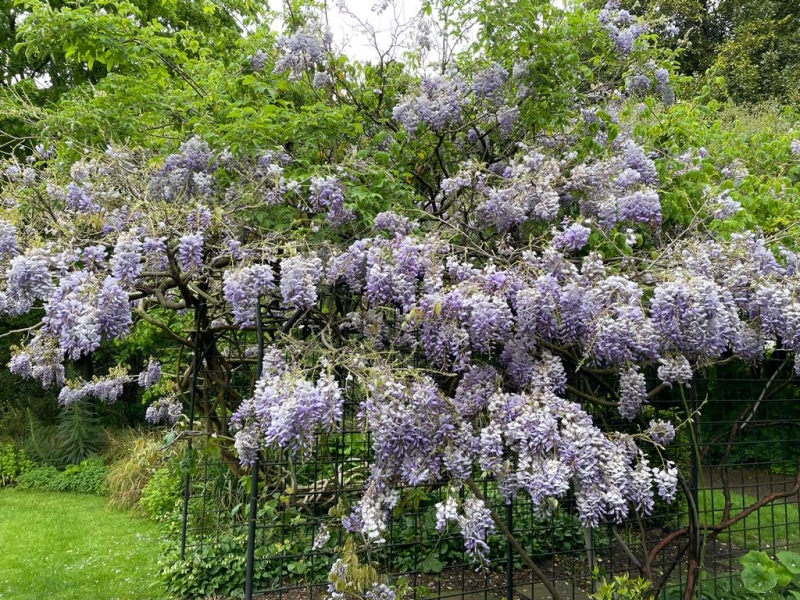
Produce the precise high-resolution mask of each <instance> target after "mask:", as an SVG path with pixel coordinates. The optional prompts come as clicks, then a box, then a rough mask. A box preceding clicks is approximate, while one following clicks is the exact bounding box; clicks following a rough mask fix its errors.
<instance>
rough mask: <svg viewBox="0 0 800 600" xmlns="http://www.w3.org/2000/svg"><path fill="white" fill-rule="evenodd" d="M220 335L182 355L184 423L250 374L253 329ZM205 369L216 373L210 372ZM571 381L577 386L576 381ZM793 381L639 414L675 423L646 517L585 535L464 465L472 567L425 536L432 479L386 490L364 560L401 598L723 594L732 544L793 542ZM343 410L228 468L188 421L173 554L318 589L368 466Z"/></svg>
mask: <svg viewBox="0 0 800 600" xmlns="http://www.w3.org/2000/svg"><path fill="white" fill-rule="evenodd" d="M259 325H260V323H259ZM231 335H233V336H234V337H236V336H239V338H237V339H236V343H233V341H232V339H231V340H229V341H228V342H226V343H224V344H221V345H220V344H213V345H206V349H205V350H204V351H203V352H202V353H199V354H198V355H197V356H195V357H194V362H193V368H192V380H191V385H190V396H191V399H192V402H191V405H192V406H191V412H190V416H191V417H190V418H191V421H192V424H193V425H194V424H195V419H194V415H195V407H196V405H197V404H199V403H200V402H203V403H204V410H209V406H210V405H209V396H210V395H211V392H212V390H211V388H214V389H213V392H214V393H216V394H220V393H222V394H224V395H227V396H234V397H236V398H241V397H244V396H246V395H247V394H249V393H250V391H251V388H252V385H253V383H254V381H255V380H256V379H257V377H258V375H259V373H258V371H259V365H260V362H261V361H260V360H258V357H260V356H263V336H262V335H261V330H260V327H259V328H257V331H256V333H255V336H253V334H252V332H250V333H238V334H235V335H234V334H231ZM248 336H249V337H248ZM244 338H247V339H244ZM197 347H203V346H202V345H201V344H199V345H198V346H197ZM234 347H236V348H238V349H239V351H240V355H239V356H238V357H237V358H236V360H233V361H229V360H228V358H227V357H226V356H224V353H221V348H222V349H225V348H227V349H228V350H227V352H228V353H230V349H231V348H234ZM254 347H255V348H257V349H258V351H257V352H255V354H257V355H258V357H257V356H254V350H253V348H254ZM210 351H213V352H215V353H217V355H215V356H210V355H209V354H208V353H209V352H210ZM245 355H248V356H249V358H247V357H246V356H245ZM215 365H216V367H215ZM220 365H224V372H219V373H215V372H214V371H213V369H214V368H219V366H220ZM231 365H235V366H233V367H232V366H231ZM220 382H224V386H222V389H220ZM573 383H574V386H573V387H574V388H575V389H580V385H581V382H580V381H574V382H573ZM797 384H798V381H797V380H796V379H793V378H792V364H791V361H787V360H785V359H784V357H782V356H780V355H779V353H776V354H775V355H773V357H772V358H771V359H770V360H769V361H766V362H765V363H764V364H762V365H760V366H759V367H758V369H757V370H751V371H750V372H743V371H741V370H738V371H737V370H736V369H735V368H733V367H729V366H724V367H717V368H716V369H715V370H710V371H707V372H706V373H704V374H703V376H702V377H696V378H695V380H694V381H693V382H692V385H691V386H690V387H687V388H685V389H684V388H677V387H676V388H675V389H664V390H663V391H662V393H660V394H659V395H658V396H656V397H655V398H653V399H652V402H651V405H652V407H651V409H650V410H651V411H653V412H654V413H656V414H658V415H662V416H664V417H666V418H669V419H671V420H673V421H674V422H681V423H683V425H682V427H680V428H679V432H680V434H679V438H678V440H677V442H676V443H675V444H673V445H672V446H670V447H669V448H668V449H667V450H666V458H668V459H670V460H673V461H675V462H676V463H677V464H678V465H680V470H681V477H680V487H681V493H680V494H679V497H678V499H677V500H676V501H675V502H674V503H673V504H672V505H668V504H666V503H662V502H658V503H657V504H656V506H655V507H654V510H653V511H652V514H651V515H650V516H648V517H642V518H635V519H632V520H629V521H626V522H624V523H622V524H612V523H606V524H605V525H603V526H602V527H600V528H598V529H596V530H592V531H590V530H585V529H583V528H582V527H581V526H580V523H579V521H578V520H577V518H576V517H575V516H574V514H575V511H574V501H573V499H572V498H571V496H570V495H568V496H567V497H566V498H565V499H563V500H562V501H561V502H559V504H558V506H554V507H553V509H554V510H553V511H552V514H550V515H549V516H548V517H546V518H543V517H541V516H540V515H538V514H537V512H536V511H535V510H534V507H533V506H532V505H531V502H530V499H529V498H527V497H525V498H523V497H522V496H519V497H518V498H517V499H516V500H515V501H514V502H513V503H512V504H504V503H503V501H502V498H501V497H500V494H499V493H498V491H497V488H496V485H495V483H494V482H493V481H491V480H481V479H479V478H477V474H476V479H475V481H474V482H472V481H470V482H468V484H469V485H470V486H471V487H472V488H473V492H475V494H476V495H478V496H479V497H483V498H485V499H486V501H487V503H489V504H490V505H491V506H492V508H493V512H494V514H495V516H496V518H497V520H498V522H497V525H498V527H497V529H498V531H497V534H496V535H494V536H493V537H492V538H491V539H490V546H491V550H492V552H491V561H490V563H489V565H488V566H487V567H486V568H477V566H476V565H475V564H474V563H473V562H471V561H470V559H469V557H468V556H467V555H466V553H465V552H464V548H463V540H462V539H461V536H460V533H459V532H458V530H457V528H454V527H450V528H448V529H447V530H446V531H445V532H444V533H443V534H439V533H438V532H437V531H436V528H435V511H434V505H435V503H436V502H439V501H440V500H441V499H442V494H443V492H444V489H443V488H442V487H440V486H435V485H427V486H420V487H407V488H404V489H403V490H402V492H401V501H400V503H399V504H398V506H397V508H395V510H394V512H393V515H392V520H391V523H390V526H389V532H388V535H387V538H386V543H385V544H382V545H379V546H376V547H374V548H373V549H372V550H371V551H369V552H368V553H367V556H368V558H369V559H370V560H371V561H372V562H373V563H374V564H375V565H376V566H377V568H378V569H379V570H380V571H381V572H383V573H385V574H388V575H390V577H391V579H392V581H394V582H396V583H399V584H400V585H403V586H406V587H407V590H408V592H409V593H410V594H413V596H414V597H415V598H452V599H454V600H455V598H462V599H464V600H478V599H479V598H484V600H490V599H491V600H497V599H500V598H508V599H509V600H510V599H512V598H520V599H523V598H530V599H532V600H535V599H539V598H552V597H554V595H553V592H555V593H556V594H557V595H558V596H559V597H560V598H563V599H568V598H569V599H573V600H577V599H583V598H587V597H588V593H590V592H591V590H592V589H593V586H594V580H595V579H596V578H597V576H598V574H599V575H600V576H606V577H609V576H611V575H615V574H622V573H627V574H631V575H632V576H642V577H644V578H646V579H648V580H649V581H650V582H651V584H652V587H653V589H654V590H656V591H657V593H658V594H660V597H665V598H679V597H685V598H689V597H691V593H692V591H693V590H697V589H698V588H699V586H700V585H705V586H714V587H715V588H716V587H719V586H722V588H723V589H726V588H725V586H729V585H730V584H731V582H732V581H733V580H735V579H737V578H738V572H739V566H738V557H739V556H741V555H743V554H744V553H746V552H747V551H749V550H752V549H764V550H768V551H775V550H780V549H798V548H800V518H798V507H799V506H800V495H799V492H800V478H798V452H799V451H798V448H800V406H799V405H798V404H797V402H796V400H795V398H796V397H797V394H798V386H797ZM655 385H657V382H656V383H653V386H652V387H655ZM575 399H576V400H577V401H580V398H575ZM357 403H358V402H357V399H356V398H354V394H350V395H349V397H348V400H347V402H346V407H345V417H344V419H343V421H342V424H341V427H340V428H339V430H338V431H336V432H332V433H329V434H326V435H322V434H320V435H319V436H318V437H317V439H316V446H315V448H314V449H313V451H312V452H311V453H310V454H308V455H307V456H305V457H302V458H300V457H298V458H296V459H294V460H293V459H292V457H291V455H290V454H288V453H286V452H281V451H279V450H275V451H268V452H262V453H261V454H260V456H259V460H258V462H257V464H256V465H255V466H254V468H252V469H241V468H239V467H238V465H237V464H236V463H235V459H234V454H233V452H232V451H231V449H230V447H229V445H228V444H227V443H226V442H225V437H226V436H225V435H224V432H223V435H220V434H219V432H214V433H212V432H211V430H204V431H203V432H201V433H203V435H201V439H202V443H195V447H194V449H192V448H191V444H192V436H189V437H188V440H189V441H188V442H187V443H188V444H190V448H189V450H190V451H191V452H192V453H193V456H194V468H193V469H192V470H190V471H187V475H186V479H185V482H184V486H185V487H184V492H185V494H184V498H183V523H182V524H183V528H182V536H181V553H182V556H183V557H186V558H189V557H191V555H192V553H193V552H196V551H198V550H201V549H202V548H203V547H208V546H213V547H219V548H227V550H225V551H227V552H230V553H234V554H236V555H237V556H238V557H239V559H240V560H244V561H246V577H245V582H244V588H245V589H244V592H245V597H246V598H248V599H250V598H267V597H268V598H276V599H278V600H283V599H289V600H294V599H299V598H309V599H314V598H318V597H323V596H325V595H327V592H328V572H329V569H330V567H331V564H332V563H333V561H334V560H335V558H336V555H335V553H334V549H335V548H336V547H337V546H341V544H342V543H344V539H345V537H344V536H345V534H344V533H343V532H342V531H341V528H340V527H339V526H338V523H339V520H340V517H341V516H343V515H344V514H346V513H347V511H348V510H349V508H350V505H351V502H352V501H354V498H355V497H356V495H357V494H358V493H359V492H361V491H363V485H364V481H365V479H366V477H367V474H368V472H369V468H370V436H369V434H368V433H366V432H364V431H363V430H362V429H361V428H360V427H359V425H358V424H357V422H356V418H355V414H356V412H357ZM221 406H224V403H221ZM592 411H593V416H594V417H595V419H596V420H597V421H598V422H600V423H605V424H606V425H613V427H614V428H616V429H619V428H620V422H619V415H618V413H616V411H613V410H611V409H609V408H606V407H602V406H595V407H593V408H592ZM204 414H205V413H204ZM504 529H505V531H507V532H508V534H510V535H505V532H504V531H503V530H504ZM593 573H594V577H593ZM701 573H702V574H704V576H703V578H702V581H701V579H700V578H701Z"/></svg>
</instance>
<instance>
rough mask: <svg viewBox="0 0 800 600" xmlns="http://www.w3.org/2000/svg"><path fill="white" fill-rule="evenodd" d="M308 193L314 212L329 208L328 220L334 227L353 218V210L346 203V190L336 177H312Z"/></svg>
mask: <svg viewBox="0 0 800 600" xmlns="http://www.w3.org/2000/svg"><path fill="white" fill-rule="evenodd" d="M308 194H309V198H308V201H309V204H310V205H311V209H312V210H313V211H314V212H321V211H322V210H323V209H327V211H328V215H327V219H328V222H329V223H330V224H331V225H333V226H334V227H340V226H342V225H344V224H345V223H347V222H349V221H351V220H352V219H353V211H352V210H350V209H349V208H347V207H345V205H344V190H343V189H342V184H341V182H340V181H339V180H338V179H337V178H336V177H333V176H329V177H312V178H311V184H310V185H309V188H308Z"/></svg>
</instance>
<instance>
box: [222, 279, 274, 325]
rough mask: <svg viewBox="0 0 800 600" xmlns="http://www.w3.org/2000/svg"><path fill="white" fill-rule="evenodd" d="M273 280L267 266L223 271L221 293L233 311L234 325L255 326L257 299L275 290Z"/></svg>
mask: <svg viewBox="0 0 800 600" xmlns="http://www.w3.org/2000/svg"><path fill="white" fill-rule="evenodd" d="M274 279H275V276H274V274H273V272H272V268H271V267H270V266H269V265H252V266H250V267H244V268H242V269H238V270H235V271H225V274H224V276H223V286H222V293H223V296H224V297H225V300H226V301H227V302H228V304H230V305H231V308H232V309H233V322H234V324H235V325H239V326H240V327H242V328H244V327H250V326H252V325H254V324H255V317H256V310H257V306H258V298H259V296H263V295H265V294H268V293H269V292H271V291H272V290H273V289H275V283H274Z"/></svg>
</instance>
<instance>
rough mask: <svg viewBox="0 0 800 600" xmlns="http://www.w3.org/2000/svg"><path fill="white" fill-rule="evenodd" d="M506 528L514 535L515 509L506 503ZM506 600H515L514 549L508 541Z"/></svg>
mask: <svg viewBox="0 0 800 600" xmlns="http://www.w3.org/2000/svg"><path fill="white" fill-rule="evenodd" d="M506 527H508V530H509V531H510V532H511V533H512V534H513V533H514V507H513V505H512V504H511V502H506ZM506 600H514V548H513V547H512V546H511V540H506Z"/></svg>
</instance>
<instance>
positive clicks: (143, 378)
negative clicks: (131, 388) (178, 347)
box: [138, 358, 161, 389]
mask: <svg viewBox="0 0 800 600" xmlns="http://www.w3.org/2000/svg"><path fill="white" fill-rule="evenodd" d="M160 380H161V363H160V362H158V361H157V360H154V359H152V358H151V359H150V360H148V361H147V366H146V367H145V369H144V370H143V371H142V372H141V373H139V378H138V383H139V387H142V388H145V389H148V388H151V387H153V386H154V385H155V384H156V383H158V382H159V381H160Z"/></svg>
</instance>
